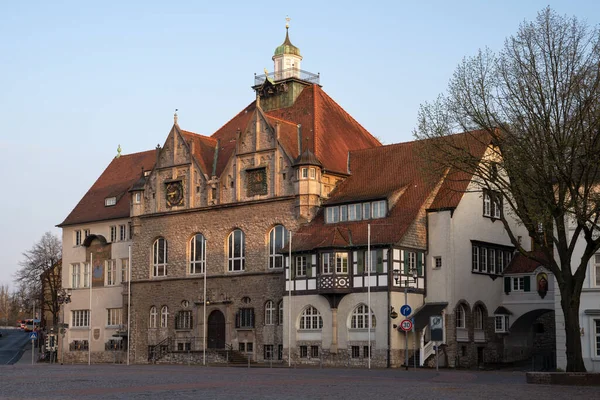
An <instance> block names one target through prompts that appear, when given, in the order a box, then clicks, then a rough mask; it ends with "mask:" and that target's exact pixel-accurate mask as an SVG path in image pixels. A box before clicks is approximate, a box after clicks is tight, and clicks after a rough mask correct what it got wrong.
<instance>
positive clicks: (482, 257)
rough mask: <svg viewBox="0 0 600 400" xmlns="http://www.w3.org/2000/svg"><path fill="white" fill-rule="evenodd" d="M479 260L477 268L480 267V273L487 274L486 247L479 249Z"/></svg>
mask: <svg viewBox="0 0 600 400" xmlns="http://www.w3.org/2000/svg"><path fill="white" fill-rule="evenodd" d="M479 250H480V253H481V254H480V260H479V266H480V267H481V270H480V271H481V272H488V270H487V264H488V249H487V247H481V248H480V249H479Z"/></svg>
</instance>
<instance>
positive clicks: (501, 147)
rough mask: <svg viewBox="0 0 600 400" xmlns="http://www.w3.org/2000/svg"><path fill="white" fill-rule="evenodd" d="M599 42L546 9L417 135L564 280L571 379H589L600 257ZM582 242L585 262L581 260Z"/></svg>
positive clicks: (463, 77) (485, 57)
mask: <svg viewBox="0 0 600 400" xmlns="http://www.w3.org/2000/svg"><path fill="white" fill-rule="evenodd" d="M599 38H600V32H599V30H598V28H597V27H593V28H591V27H589V26H588V25H587V24H585V23H583V22H581V21H579V20H578V19H577V18H574V17H573V18H569V17H566V16H560V15H557V14H556V13H555V12H554V11H552V10H551V9H550V8H546V9H544V10H542V11H541V12H539V13H538V16H537V18H536V19H535V21H532V22H524V23H523V24H521V26H520V28H519V30H518V32H517V33H516V34H515V35H514V36H511V37H509V38H508V39H506V41H505V43H504V46H503V48H502V50H501V51H500V52H499V53H497V54H495V53H493V52H492V51H490V50H488V49H486V50H483V51H480V52H479V53H478V54H477V55H476V56H474V57H471V58H465V59H464V60H463V62H462V63H461V64H460V65H459V66H458V68H457V69H456V71H455V73H454V76H453V78H452V79H451V81H450V83H449V88H448V93H447V94H445V95H441V96H440V97H438V99H437V100H435V101H433V102H431V103H426V104H423V105H421V108H420V111H419V122H418V127H417V128H416V130H415V136H416V137H418V138H421V139H424V138H435V140H428V141H424V143H425V146H426V147H427V148H426V149H425V151H423V154H425V156H426V157H427V159H428V161H429V162H428V163H427V164H428V165H429V166H430V167H432V168H434V169H437V170H438V171H439V170H440V169H441V170H444V169H446V170H450V169H453V170H454V171H462V172H467V173H468V174H469V176H470V174H473V177H474V179H475V180H476V181H477V182H478V183H479V184H480V186H481V187H482V188H484V189H487V190H491V191H493V192H495V193H498V195H499V196H500V198H502V201H503V202H504V205H505V210H508V214H513V215H516V216H517V217H518V219H520V221H522V223H523V224H524V226H525V227H526V228H527V230H528V232H529V235H530V236H531V238H532V239H533V243H534V250H535V251H526V250H525V249H524V248H523V246H522V245H521V243H520V241H519V240H518V238H517V237H515V234H513V232H512V231H511V229H510V226H509V225H508V223H507V220H506V215H502V217H501V220H502V222H503V224H504V226H505V228H506V231H507V232H508V235H509V237H510V239H511V241H512V243H513V244H514V246H515V247H516V248H517V249H518V251H519V252H520V253H522V254H523V255H525V256H526V257H528V258H530V259H533V260H536V261H538V262H541V263H543V264H544V265H547V267H548V268H549V269H550V271H551V272H552V273H553V274H554V276H555V277H556V280H557V282H558V288H559V290H560V294H561V308H562V311H563V313H564V316H565V331H566V356H567V371H585V366H584V363H583V358H582V351H581V340H580V326H579V305H580V297H581V289H582V285H583V281H584V279H585V275H586V269H587V265H588V261H589V259H590V258H591V257H592V255H593V254H594V253H595V252H596V251H598V249H599V248H600V227H599V225H598V218H599V217H600V191H599V189H600V188H599V186H600V174H599V173H600V162H599V161H598V154H600V71H599V69H600V40H599ZM459 131H460V132H465V131H466V132H468V133H466V134H465V135H469V136H470V137H471V139H472V140H471V141H473V140H476V141H479V142H480V143H481V144H484V145H489V149H490V152H489V153H488V155H487V156H486V157H484V158H483V160H482V159H481V158H478V157H473V156H472V155H471V154H470V152H469V151H465V150H464V147H461V146H458V145H456V143H457V142H456V140H455V139H452V138H456V135H451V134H452V133H456V132H459ZM427 144H429V145H427ZM431 144H434V146H431ZM458 176H464V174H462V175H461V174H458ZM578 241H581V242H580V243H583V244H584V246H583V247H584V250H583V255H582V257H581V258H579V257H577V258H576V259H574V258H573V257H574V251H575V245H576V243H577V242H578Z"/></svg>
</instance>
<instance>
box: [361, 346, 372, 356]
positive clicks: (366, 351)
mask: <svg viewBox="0 0 600 400" xmlns="http://www.w3.org/2000/svg"><path fill="white" fill-rule="evenodd" d="M370 354H371V350H370V349H369V346H363V357H364V358H369V355H370Z"/></svg>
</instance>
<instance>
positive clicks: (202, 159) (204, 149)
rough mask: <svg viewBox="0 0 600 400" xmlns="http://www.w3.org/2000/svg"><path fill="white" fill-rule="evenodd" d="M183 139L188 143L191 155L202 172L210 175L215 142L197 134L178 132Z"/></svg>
mask: <svg viewBox="0 0 600 400" xmlns="http://www.w3.org/2000/svg"><path fill="white" fill-rule="evenodd" d="M180 132H181V136H182V137H183V139H184V140H185V141H186V142H188V144H190V145H192V144H193V146H190V147H191V148H190V151H191V150H192V149H193V151H192V155H193V156H194V158H195V159H196V161H197V162H198V164H199V165H200V168H201V169H202V172H204V173H205V174H208V175H210V174H211V173H212V165H213V161H214V156H215V147H216V146H217V140H216V139H214V138H211V137H208V136H203V135H199V134H197V133H193V132H188V131H183V130H182V131H180Z"/></svg>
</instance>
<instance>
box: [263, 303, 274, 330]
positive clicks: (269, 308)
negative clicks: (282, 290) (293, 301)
mask: <svg viewBox="0 0 600 400" xmlns="http://www.w3.org/2000/svg"><path fill="white" fill-rule="evenodd" d="M265 325H275V304H274V303H273V301H272V300H269V301H267V302H266V303H265Z"/></svg>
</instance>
